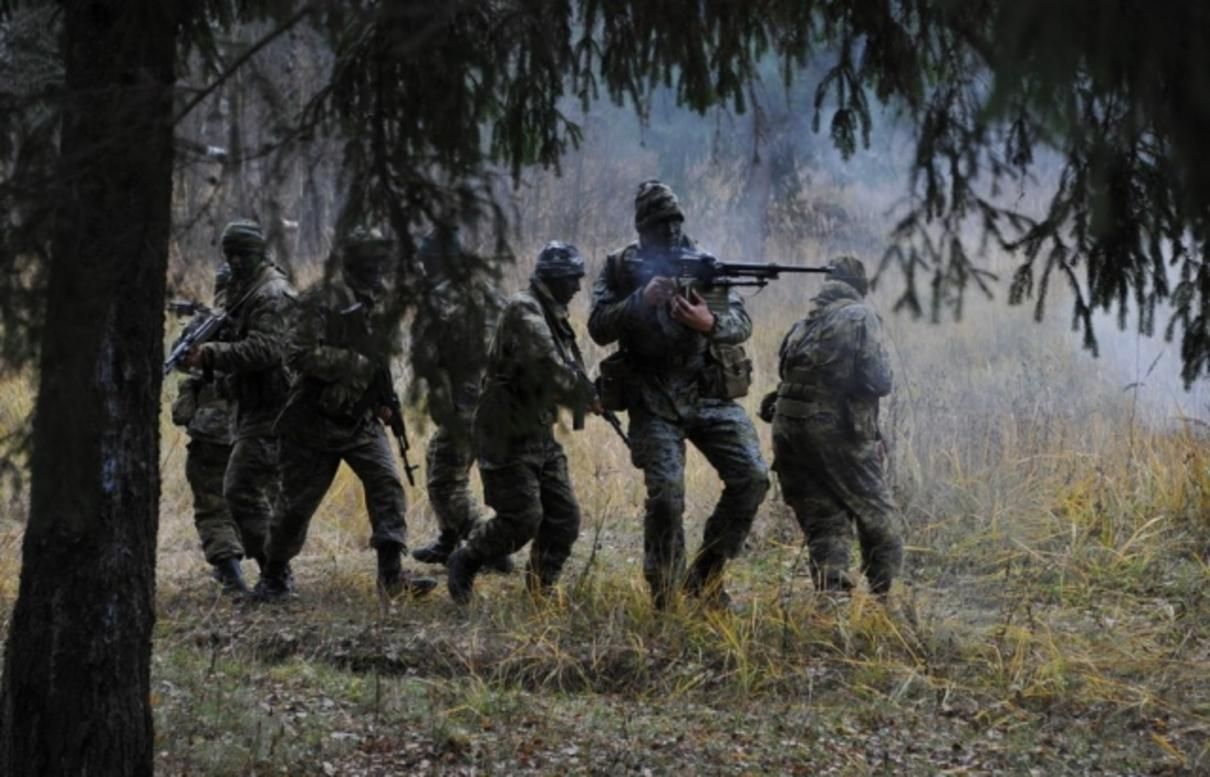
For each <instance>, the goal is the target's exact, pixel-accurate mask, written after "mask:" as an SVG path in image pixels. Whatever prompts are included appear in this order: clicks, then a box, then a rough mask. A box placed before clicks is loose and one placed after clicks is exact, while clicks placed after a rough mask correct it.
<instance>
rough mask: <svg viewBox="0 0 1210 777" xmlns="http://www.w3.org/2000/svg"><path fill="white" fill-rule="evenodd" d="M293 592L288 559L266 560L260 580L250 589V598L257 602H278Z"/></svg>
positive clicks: (292, 578) (292, 579) (292, 580)
mask: <svg viewBox="0 0 1210 777" xmlns="http://www.w3.org/2000/svg"><path fill="white" fill-rule="evenodd" d="M293 593H294V576H293V575H292V574H291V573H290V562H288V561H266V562H265V568H264V569H263V570H261V573H260V580H258V581H257V583H256V588H254V589H252V598H253V599H254V600H255V601H258V602H280V601H281V600H283V599H285V598H287V597H289V596H291V595H292V594H293Z"/></svg>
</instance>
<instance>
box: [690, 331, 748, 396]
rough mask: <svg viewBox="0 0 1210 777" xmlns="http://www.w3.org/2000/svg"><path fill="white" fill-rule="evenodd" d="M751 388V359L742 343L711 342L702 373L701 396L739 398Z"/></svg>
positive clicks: (745, 394)
mask: <svg viewBox="0 0 1210 777" xmlns="http://www.w3.org/2000/svg"><path fill="white" fill-rule="evenodd" d="M750 388H752V360H751V359H749V358H748V354H747V352H746V351H745V350H744V347H743V346H742V345H724V344H722V343H711V344H710V349H709V351H708V352H707V357H706V369H705V371H704V372H703V373H702V384H701V390H702V396H703V397H706V398H707V399H739V398H740V397H746V396H747V395H748V389H750Z"/></svg>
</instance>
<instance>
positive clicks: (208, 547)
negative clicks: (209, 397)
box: [185, 440, 244, 564]
mask: <svg viewBox="0 0 1210 777" xmlns="http://www.w3.org/2000/svg"><path fill="white" fill-rule="evenodd" d="M230 457H231V446H230V445H220V444H218V443H212V442H204V441H202V440H190V441H189V447H188V449H187V452H186V454H185V478H186V479H187V480H188V481H189V488H190V490H191V491H192V492H193V523H194V526H196V527H197V533H198V538H199V539H200V540H201V541H202V553H204V554H205V556H206V561H207V562H208V563H210V564H216V563H218V562H221V561H223V560H224V559H228V558H235V559H238V558H242V557H243V555H244V546H243V544H242V543H241V542H240V537H239V529H238V528H237V527H236V525H235V520H234V519H233V518H232V517H231V512H230V511H229V510H228V509H227V500H226V498H225V497H224V496H223V477H224V476H225V474H226V472H227V460H228V459H229V458H230Z"/></svg>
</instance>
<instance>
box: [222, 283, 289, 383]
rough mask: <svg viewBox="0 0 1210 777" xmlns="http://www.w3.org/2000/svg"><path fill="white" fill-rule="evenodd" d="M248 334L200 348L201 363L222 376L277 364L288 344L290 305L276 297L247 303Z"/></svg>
mask: <svg viewBox="0 0 1210 777" xmlns="http://www.w3.org/2000/svg"><path fill="white" fill-rule="evenodd" d="M247 304H249V305H251V306H252V309H251V310H249V311H248V317H249V318H248V334H247V336H245V337H244V338H242V339H240V340H238V341H236V342H233V343H223V342H215V343H207V344H205V345H203V346H201V353H202V363H203V364H204V365H205V366H206V367H207V368H209V369H213V370H221V371H223V372H233V373H239V372H259V371H260V370H267V369H269V368H271V367H274V366H276V365H278V364H280V363H281V361H282V359H283V358H285V352H286V344H287V342H288V341H289V331H290V323H291V318H292V313H293V306H294V301H293V299H291V298H290V297H287V296H280V297H272V298H269V299H264V300H249V301H248V303H247Z"/></svg>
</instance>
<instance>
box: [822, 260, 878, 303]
mask: <svg viewBox="0 0 1210 777" xmlns="http://www.w3.org/2000/svg"><path fill="white" fill-rule="evenodd" d="M828 268H829V269H830V270H831V271H832V272H831V275H830V276H829V277H830V278H831V279H832V280H834V281H843V282H844V283H847V284H849V285H850V286H852V287H853V288H854V289H857V291H858V293H860V294H861V296H863V297H864V296H865V295H866V292H868V291H869V290H870V282H869V280H868V279H867V278H866V274H865V265H864V264H862V263H861V260H860V259H857V258H856V257H852V256H839V257H837V258H835V259H833V260H832V261H830V262H828Z"/></svg>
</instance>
